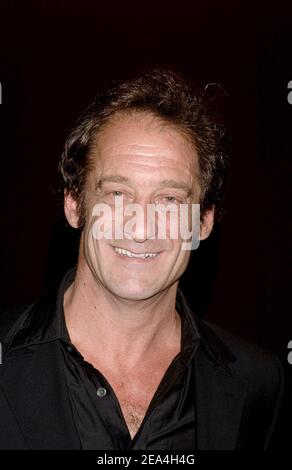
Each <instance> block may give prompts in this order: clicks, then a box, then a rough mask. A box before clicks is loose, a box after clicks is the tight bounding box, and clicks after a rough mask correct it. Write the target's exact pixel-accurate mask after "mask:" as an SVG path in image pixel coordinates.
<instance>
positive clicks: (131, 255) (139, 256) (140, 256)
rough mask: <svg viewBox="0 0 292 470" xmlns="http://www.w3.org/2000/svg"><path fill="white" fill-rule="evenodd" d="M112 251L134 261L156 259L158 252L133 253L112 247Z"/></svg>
mask: <svg viewBox="0 0 292 470" xmlns="http://www.w3.org/2000/svg"><path fill="white" fill-rule="evenodd" d="M113 249H114V251H115V252H116V253H118V254H119V255H122V256H125V257H127V258H135V259H153V258H156V257H157V256H158V255H159V253H160V252H158V253H154V252H145V253H133V252H132V251H129V250H125V249H124V248H119V247H116V246H115V247H113Z"/></svg>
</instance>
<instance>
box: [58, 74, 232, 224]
mask: <svg viewBox="0 0 292 470" xmlns="http://www.w3.org/2000/svg"><path fill="white" fill-rule="evenodd" d="M206 88H207V87H205V89H203V90H202V91H200V92H198V91H196V90H195V89H194V87H193V86H192V85H191V84H190V83H189V82H188V81H186V80H185V79H184V78H183V77H182V76H181V75H180V74H179V73H177V72H175V71H173V70H171V69H164V68H162V69H161V68H160V69H154V70H150V71H147V72H146V73H143V74H142V75H140V76H138V77H137V78H134V79H131V80H127V81H123V82H115V83H114V85H112V86H111V87H110V88H108V89H106V90H105V91H104V92H103V93H100V94H98V95H97V96H96V98H95V99H94V100H93V101H92V103H91V104H90V105H89V106H88V107H87V108H86V109H85V111H84V112H83V113H82V114H81V116H80V117H79V119H78V121H77V123H76V125H75V126H74V128H73V129H72V130H71V132H70V133H69V136H68V138H67V141H66V143H65V148H64V152H63V153H62V157H61V160H60V163H59V168H58V173H59V191H60V193H61V194H62V197H63V195H64V190H65V192H68V193H70V194H71V195H72V196H73V197H74V198H75V199H76V200H77V202H78V207H79V210H80V221H79V227H80V228H81V229H82V228H83V227H84V224H85V210H84V198H85V182H86V176H87V174H88V171H90V169H91V162H90V159H89V155H90V151H91V149H92V147H93V145H94V142H95V139H96V137H97V135H98V133H99V132H100V131H101V130H102V129H103V128H104V127H105V126H106V124H107V123H108V122H109V121H110V119H111V118H112V117H113V116H114V115H115V114H116V113H123V112H126V113H131V112H137V111H142V112H149V113H151V114H153V115H155V116H157V117H158V118H160V119H161V120H163V121H165V122H167V123H169V124H172V125H175V126H176V127H177V128H178V129H179V130H180V131H181V132H182V133H183V134H184V135H185V136H186V137H187V138H188V139H190V141H191V142H192V143H193V144H194V147H195V148H196V151H197V153H198V158H199V168H200V186H201V200H200V204H201V218H203V216H204V213H205V212H206V210H208V209H210V208H212V207H214V208H215V217H216V220H219V219H221V217H222V214H223V208H222V201H223V183H224V179H225V178H224V177H225V171H226V169H227V163H228V156H229V149H230V139H229V136H228V134H227V132H226V129H225V126H223V125H222V123H220V120H219V119H218V116H217V115H216V114H215V113H214V111H213V112H212V111H211V110H210V106H209V102H210V99H208V98H207V97H206V93H205V91H206Z"/></svg>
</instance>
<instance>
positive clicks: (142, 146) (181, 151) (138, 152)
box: [92, 113, 198, 173]
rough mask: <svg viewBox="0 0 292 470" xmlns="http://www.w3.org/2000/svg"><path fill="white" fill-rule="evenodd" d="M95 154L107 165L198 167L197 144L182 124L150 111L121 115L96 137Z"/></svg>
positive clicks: (93, 150)
mask: <svg viewBox="0 0 292 470" xmlns="http://www.w3.org/2000/svg"><path fill="white" fill-rule="evenodd" d="M92 156H93V157H96V162H97V163H98V161H99V162H100V163H102V164H103V165H105V164H106V165H110V164H113V163H114V162H115V160H117V161H118V162H119V164H124V163H127V162H128V163H130V162H131V163H137V164H139V163H140V164H143V163H144V164H148V165H150V166H152V167H153V168H155V167H156V168H159V167H161V166H163V165H167V164H170V165H177V166H184V167H186V168H187V169H189V171H191V172H192V173H193V172H194V170H195V169H198V155H197V151H196V148H195V144H194V143H193V142H191V140H190V138H188V137H187V136H186V134H184V133H183V132H182V130H181V129H179V128H178V126H175V125H174V124H170V123H167V122H164V121H162V120H161V119H160V118H158V117H156V116H153V115H151V114H147V113H134V114H130V115H128V114H123V115H118V116H116V117H114V118H113V119H111V120H110V121H109V123H108V124H107V125H106V126H105V127H104V129H103V130H102V131H101V132H100V133H99V134H98V135H97V136H96V140H95V144H94V146H93V148H92Z"/></svg>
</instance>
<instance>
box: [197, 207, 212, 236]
mask: <svg viewBox="0 0 292 470" xmlns="http://www.w3.org/2000/svg"><path fill="white" fill-rule="evenodd" d="M214 213H215V208H214V206H213V207H212V208H211V209H208V210H207V211H206V212H205V214H204V216H203V220H202V221H201V225H200V240H205V239H206V238H208V236H209V235H210V233H211V232H212V229H213V225H214Z"/></svg>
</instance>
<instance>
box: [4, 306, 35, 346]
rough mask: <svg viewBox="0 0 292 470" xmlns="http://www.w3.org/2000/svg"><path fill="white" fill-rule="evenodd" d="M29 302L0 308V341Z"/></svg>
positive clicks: (26, 308)
mask: <svg viewBox="0 0 292 470" xmlns="http://www.w3.org/2000/svg"><path fill="white" fill-rule="evenodd" d="M30 306H31V305H30V304H22V305H16V306H13V307H8V308H2V309H0V342H3V341H4V340H5V338H6V336H7V334H8V333H9V331H10V330H11V328H12V327H13V326H14V325H15V324H16V323H17V321H18V320H19V318H20V317H21V316H22V315H23V314H24V313H25V312H26V311H27V310H28V309H29V308H30Z"/></svg>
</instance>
